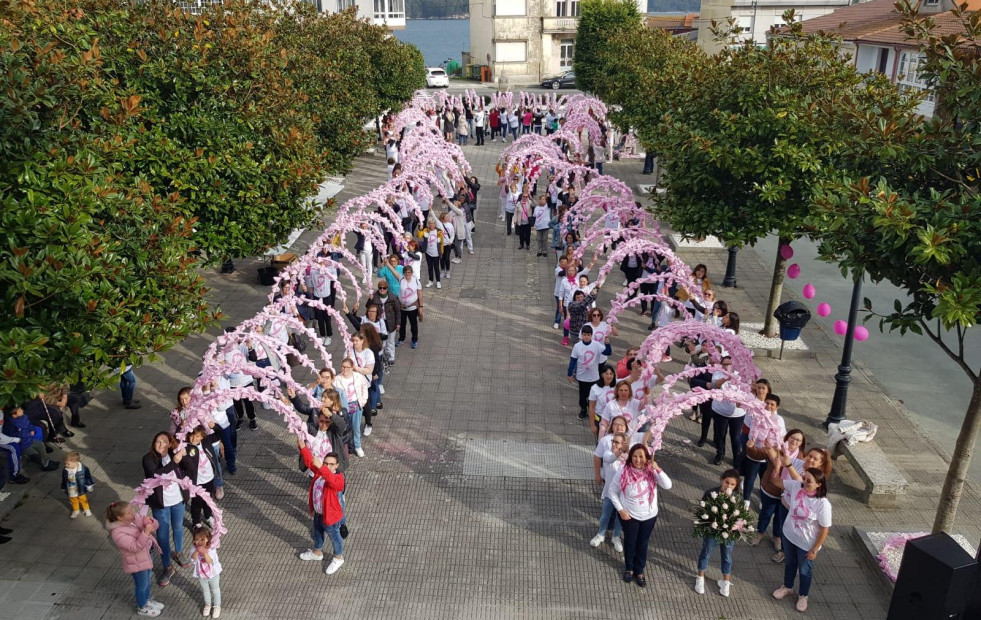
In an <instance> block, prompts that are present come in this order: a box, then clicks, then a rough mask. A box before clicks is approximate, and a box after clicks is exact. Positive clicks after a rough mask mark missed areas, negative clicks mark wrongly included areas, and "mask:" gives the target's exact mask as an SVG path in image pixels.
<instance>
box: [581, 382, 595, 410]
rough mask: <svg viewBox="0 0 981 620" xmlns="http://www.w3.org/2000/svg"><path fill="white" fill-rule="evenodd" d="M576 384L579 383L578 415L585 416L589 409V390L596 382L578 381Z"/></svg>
mask: <svg viewBox="0 0 981 620" xmlns="http://www.w3.org/2000/svg"><path fill="white" fill-rule="evenodd" d="M577 381H578V380H577ZM578 383H579V413H581V414H586V413H587V411H588V408H589V390H590V389H591V388H592V387H593V386H594V385H596V382H595V381H578Z"/></svg>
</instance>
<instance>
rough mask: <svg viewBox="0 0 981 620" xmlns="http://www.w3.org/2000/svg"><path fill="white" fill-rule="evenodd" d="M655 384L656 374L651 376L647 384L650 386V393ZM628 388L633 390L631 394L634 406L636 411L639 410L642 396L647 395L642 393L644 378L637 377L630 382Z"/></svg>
mask: <svg viewBox="0 0 981 620" xmlns="http://www.w3.org/2000/svg"><path fill="white" fill-rule="evenodd" d="M655 385H657V377H656V376H654V377H651V380H650V382H649V383H648V384H647V387H649V388H650V390H651V393H653V392H654V386H655ZM630 389H631V390H633V392H632V394H633V401H634V406H636V408H637V411H640V409H641V407H642V406H643V404H644V398H645V397H646V396H647V395H646V394H644V380H643V379H637V380H636V381H634V382H633V383H631V384H630Z"/></svg>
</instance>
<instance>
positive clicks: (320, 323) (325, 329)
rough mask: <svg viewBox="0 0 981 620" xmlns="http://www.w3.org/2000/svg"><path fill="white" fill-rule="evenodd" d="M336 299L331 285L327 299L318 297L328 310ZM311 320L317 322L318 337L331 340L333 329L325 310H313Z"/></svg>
mask: <svg viewBox="0 0 981 620" xmlns="http://www.w3.org/2000/svg"><path fill="white" fill-rule="evenodd" d="M336 298H337V296H336V295H334V289H333V285H331V291H330V295H328V296H327V297H320V298H319V299H320V301H321V302H323V303H324V305H325V306H327V307H329V308H333V307H334V300H335V299H336ZM313 318H315V319H316V320H317V330H318V332H319V333H320V337H321V338H324V337H327V338H332V337H333V336H334V328H333V326H331V320H330V315H329V314H327V311H326V310H321V309H320V308H314V311H313Z"/></svg>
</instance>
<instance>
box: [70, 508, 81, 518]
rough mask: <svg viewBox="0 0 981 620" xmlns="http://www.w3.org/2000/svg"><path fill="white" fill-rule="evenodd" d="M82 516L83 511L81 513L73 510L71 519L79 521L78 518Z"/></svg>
mask: <svg viewBox="0 0 981 620" xmlns="http://www.w3.org/2000/svg"><path fill="white" fill-rule="evenodd" d="M80 514H82V511H80V510H73V511H72V514H71V516H70V517H69V518H70V519H77V518H78V515H80Z"/></svg>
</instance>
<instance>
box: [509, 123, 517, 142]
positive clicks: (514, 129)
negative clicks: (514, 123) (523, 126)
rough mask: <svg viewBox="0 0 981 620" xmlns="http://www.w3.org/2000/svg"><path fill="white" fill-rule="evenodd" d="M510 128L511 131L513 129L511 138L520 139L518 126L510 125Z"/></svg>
mask: <svg viewBox="0 0 981 620" xmlns="http://www.w3.org/2000/svg"><path fill="white" fill-rule="evenodd" d="M508 129H510V131H511V140H512V141H513V140H517V139H518V128H517V127H511V126H508Z"/></svg>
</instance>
